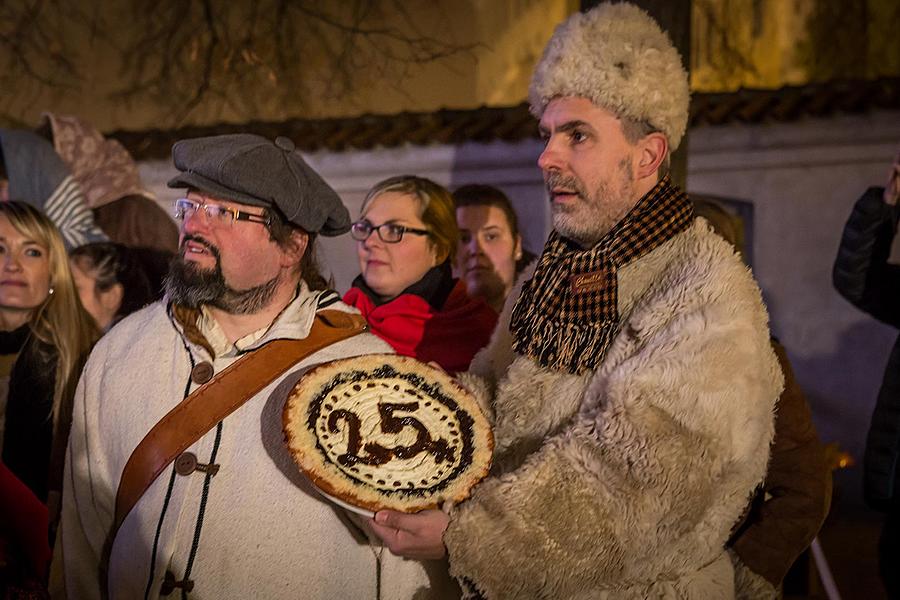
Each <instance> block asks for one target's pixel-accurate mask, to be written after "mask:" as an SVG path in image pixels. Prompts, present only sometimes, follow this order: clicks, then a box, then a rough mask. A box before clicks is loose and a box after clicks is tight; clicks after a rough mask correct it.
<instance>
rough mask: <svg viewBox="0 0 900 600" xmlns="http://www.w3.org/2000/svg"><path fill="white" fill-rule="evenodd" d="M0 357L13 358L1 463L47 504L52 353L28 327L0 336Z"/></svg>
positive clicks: (53, 368) (53, 377)
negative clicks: (11, 356)
mask: <svg viewBox="0 0 900 600" xmlns="http://www.w3.org/2000/svg"><path fill="white" fill-rule="evenodd" d="M0 353H3V354H14V353H18V357H17V358H16V362H15V365H14V366H13V368H12V372H11V373H10V377H9V397H8V400H7V404H6V424H5V431H4V435H3V454H2V456H3V462H4V464H6V466H7V467H9V470H10V471H12V472H13V474H14V475H15V476H16V477H18V478H19V479H20V480H21V481H22V482H23V483H24V484H25V485H27V486H28V488H29V489H31V491H32V492H34V495H35V496H37V497H38V498H39V499H40V500H42V501H44V502H46V500H47V492H48V483H49V474H50V456H51V448H52V443H53V414H52V412H53V392H54V386H55V382H56V360H57V354H56V351H55V350H54V349H53V348H52V347H50V346H49V345H47V344H44V343H42V342H40V341H38V340H37V339H35V338H34V336H32V335H31V334H30V329H29V326H28V325H27V324H26V325H23V326H22V327H20V328H18V329H16V330H15V331H10V332H0Z"/></svg>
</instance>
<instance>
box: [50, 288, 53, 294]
mask: <svg viewBox="0 0 900 600" xmlns="http://www.w3.org/2000/svg"><path fill="white" fill-rule="evenodd" d="M49 293H50V295H53V288H52V287H51V288H50V292H49Z"/></svg>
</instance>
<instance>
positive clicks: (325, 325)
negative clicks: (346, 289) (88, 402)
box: [110, 310, 366, 540]
mask: <svg viewBox="0 0 900 600" xmlns="http://www.w3.org/2000/svg"><path fill="white" fill-rule="evenodd" d="M365 330H366V323H365V320H364V319H363V318H362V317H361V316H360V315H356V314H351V313H346V312H341V311H338V310H322V311H319V312H318V313H316V320H315V321H314V323H313V327H312V329H311V330H310V332H309V335H308V336H307V337H306V338H304V339H302V340H273V341H271V342H268V343H267V344H265V345H263V346H261V347H259V348H257V349H256V350H254V351H252V352H249V353H247V354H245V355H244V356H242V357H241V358H240V359H238V360H237V361H235V362H234V363H232V364H231V365H229V366H228V367H226V368H225V369H223V370H222V371H221V372H220V373H219V374H217V375H216V376H215V377H214V378H212V379H211V380H210V381H208V382H207V383H205V384H203V385H202V386H201V387H199V388H197V389H196V390H194V392H193V393H192V394H190V395H189V396H188V397H187V398H185V399H184V400H182V401H181V402H180V403H179V404H178V406H176V407H175V408H173V409H172V410H171V411H169V413H168V414H166V416H164V417H163V418H162V419H161V420H160V421H159V422H158V423H157V424H156V425H154V426H153V428H152V429H151V430H150V431H149V433H147V435H146V436H144V439H142V440H141V442H140V443H139V444H138V445H137V447H136V448H135V449H134V452H132V453H131V456H130V457H129V459H128V462H127V463H126V464H125V469H124V470H123V471H122V479H121V480H120V482H119V489H118V491H117V492H116V514H115V521H114V523H113V530H112V537H111V538H110V540H112V539H114V537H115V533H116V532H117V531H118V529H119V526H120V525H121V524H122V522H123V521H124V520H125V517H126V516H127V515H128V513H129V512H131V509H132V508H134V505H135V504H137V502H138V500H140V499H141V496H143V495H144V492H146V491H147V489H148V488H149V487H150V485H151V484H152V483H153V482H154V481H155V480H156V478H157V477H158V476H159V474H160V473H162V471H163V470H164V469H165V468H166V467H167V466H168V465H169V464H171V463H172V461H173V460H175V458H176V457H177V456H178V455H179V454H181V453H182V452H184V451H185V450H186V449H187V448H188V447H190V446H191V444H193V443H194V442H196V441H197V440H199V439H200V438H201V437H203V435H204V434H205V433H206V432H207V431H209V430H210V429H212V428H213V427H215V425H216V423H218V422H219V421H221V420H222V419H224V418H225V417H227V416H228V415H230V414H231V413H232V412H234V411H235V410H237V409H238V408H240V407H241V406H242V405H243V404H244V403H245V402H247V400H249V399H250V398H252V397H254V396H255V395H256V394H257V393H259V392H260V390H262V389H263V388H264V387H266V386H267V385H269V384H270V383H272V382H273V381H274V380H275V379H276V378H277V377H278V376H279V375H281V374H282V373H284V372H285V371H287V370H288V369H289V368H290V367H291V366H292V365H295V364H296V363H298V362H300V361H301V360H303V359H304V358H306V357H307V356H309V355H311V354H313V353H314V352H317V351H318V350H321V349H322V348H325V347H326V346H330V345H331V344H334V343H336V342H339V341H341V340H344V339H347V338H349V337H352V336H354V335H357V334H359V333H362V332H363V331H365Z"/></svg>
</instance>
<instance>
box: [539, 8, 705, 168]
mask: <svg viewBox="0 0 900 600" xmlns="http://www.w3.org/2000/svg"><path fill="white" fill-rule="evenodd" d="M558 96H580V97H584V98H587V99H588V100H590V101H591V102H593V103H594V104H595V105H597V106H600V107H603V108H605V109H607V110H609V111H611V112H613V113H614V114H615V115H617V116H618V117H619V118H623V117H624V118H629V119H633V120H635V121H638V122H646V123H649V124H650V125H651V126H652V127H653V128H654V129H658V130H659V131H661V132H662V133H664V134H665V135H666V137H667V138H668V141H669V148H670V150H671V151H674V150H675V149H676V148H677V147H678V144H679V143H680V142H681V138H682V136H683V135H684V132H685V129H686V128H687V120H688V104H689V103H690V91H689V88H688V77H687V73H686V72H685V70H684V67H683V66H682V63H681V57H680V56H679V55H678V51H677V50H676V49H675V47H674V46H673V45H672V41H671V40H670V39H669V36H668V35H666V34H665V33H664V32H663V31H662V29H660V27H659V25H658V24H657V23H656V21H654V20H653V19H652V18H651V17H650V15H648V14H647V13H646V12H644V11H643V10H641V9H640V8H638V7H636V6H634V5H633V4H627V3H622V4H610V3H604V4H600V5H599V6H596V7H595V8H593V9H591V10H589V11H587V12H585V13H576V14H574V15H572V16H571V17H569V19H568V20H566V21H565V22H563V23H562V24H560V25H559V26H558V27H557V28H556V31H555V32H554V33H553V37H552V38H551V39H550V42H549V43H548V44H547V47H546V48H545V49H544V55H543V56H542V57H541V60H540V62H539V63H538V65H537V67H536V68H535V71H534V76H533V78H532V80H531V87H530V88H529V91H528V100H529V102H530V103H531V112H532V113H533V114H534V115H535V116H537V117H538V118H540V116H541V115H542V114H543V113H544V109H546V108H547V104H548V103H549V102H550V101H551V100H553V98H556V97H558Z"/></svg>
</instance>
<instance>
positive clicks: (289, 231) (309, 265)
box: [263, 206, 332, 290]
mask: <svg viewBox="0 0 900 600" xmlns="http://www.w3.org/2000/svg"><path fill="white" fill-rule="evenodd" d="M263 215H264V216H265V217H266V229H268V230H269V239H271V240H272V241H273V242H275V243H276V244H278V245H279V246H280V247H281V248H283V249H287V248H290V247H292V246H293V244H294V240H293V238H292V235H293V233H294V232H295V231H300V232H303V233H305V234H306V235H307V238H308V241H307V243H306V250H305V251H304V252H303V257H302V258H301V259H300V264H299V269H300V278H301V279H302V280H303V281H305V282H306V285H307V286H308V287H309V289H310V290H326V289H328V288H330V287H332V286H331V283H330V282H329V281H328V280H327V279H325V277H324V276H323V275H322V273H321V271H320V270H319V260H318V257H317V256H316V254H317V253H316V237H317V235H316V234H315V233H310V232H308V231H304V229H303V228H302V227H299V226H297V225H294V224H293V223H291V222H290V221H288V220H287V218H286V217H285V216H284V214H283V213H282V212H281V211H280V210H279V209H278V207H276V206H270V207H268V208H266V209H265V210H264V211H263Z"/></svg>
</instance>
